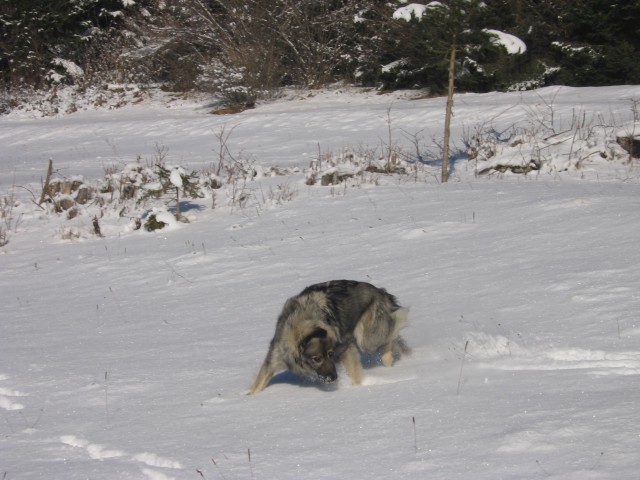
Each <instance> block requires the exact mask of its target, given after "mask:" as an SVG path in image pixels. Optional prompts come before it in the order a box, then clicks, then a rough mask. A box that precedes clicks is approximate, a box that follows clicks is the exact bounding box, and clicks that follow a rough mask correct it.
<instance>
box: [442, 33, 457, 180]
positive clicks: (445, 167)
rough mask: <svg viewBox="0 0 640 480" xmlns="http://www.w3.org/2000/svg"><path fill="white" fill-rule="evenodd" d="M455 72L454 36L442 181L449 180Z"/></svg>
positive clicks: (445, 118) (454, 38)
mask: <svg viewBox="0 0 640 480" xmlns="http://www.w3.org/2000/svg"><path fill="white" fill-rule="evenodd" d="M455 73H456V37H455V35H454V36H453V41H452V42H451V54H450V56H449V90H448V93H447V112H446V114H445V117H444V145H443V148H442V182H443V183H444V182H446V181H447V180H449V138H450V137H451V116H452V115H453V112H452V110H453V87H454V83H455Z"/></svg>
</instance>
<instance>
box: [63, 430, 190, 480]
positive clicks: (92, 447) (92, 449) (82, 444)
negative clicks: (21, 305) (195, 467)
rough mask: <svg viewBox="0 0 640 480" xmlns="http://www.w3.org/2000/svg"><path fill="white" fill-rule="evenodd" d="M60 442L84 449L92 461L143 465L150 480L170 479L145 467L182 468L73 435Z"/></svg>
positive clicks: (176, 463) (173, 463) (159, 458)
mask: <svg viewBox="0 0 640 480" xmlns="http://www.w3.org/2000/svg"><path fill="white" fill-rule="evenodd" d="M60 441H61V442H62V443H63V444H65V445H68V446H70V447H75V448H81V449H84V450H85V451H86V452H87V455H89V457H90V458H92V459H94V460H105V459H107V458H122V459H128V460H132V461H134V462H139V463H142V464H143V465H144V467H143V468H142V473H144V474H145V475H146V476H147V477H149V478H150V479H151V480H168V479H171V478H172V477H168V476H166V475H165V474H164V473H161V472H157V471H155V470H152V469H150V468H146V467H155V468H167V469H173V470H178V469H181V468H182V465H181V464H180V462H177V461H175V460H170V459H167V458H163V457H161V456H159V455H156V454H155V453H149V452H143V453H138V454H135V455H129V454H127V453H126V452H123V451H122V450H117V449H109V448H106V447H104V446H103V445H98V444H95V443H91V442H89V441H88V440H85V439H83V438H80V437H77V436H75V435H63V436H62V437H60Z"/></svg>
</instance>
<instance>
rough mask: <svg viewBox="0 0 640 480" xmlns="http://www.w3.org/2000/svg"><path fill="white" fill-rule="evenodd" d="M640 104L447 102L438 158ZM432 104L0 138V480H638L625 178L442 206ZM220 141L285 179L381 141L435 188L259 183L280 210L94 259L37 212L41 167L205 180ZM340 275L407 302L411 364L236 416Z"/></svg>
mask: <svg viewBox="0 0 640 480" xmlns="http://www.w3.org/2000/svg"><path fill="white" fill-rule="evenodd" d="M639 96H640V87H637V86H628V87H615V88H614V87H611V88H599V89H598V88H588V89H570V88H561V89H545V90H541V91H536V92H527V93H522V94H486V95H461V96H459V97H456V104H455V107H454V108H455V114H456V116H455V122H456V123H455V125H454V134H453V138H454V140H456V142H457V143H458V144H460V143H462V141H461V140H460V139H461V138H462V137H463V136H464V134H465V132H466V131H468V130H469V129H470V128H472V127H473V126H476V125H485V126H486V125H491V126H492V128H495V129H496V130H507V129H509V128H512V127H518V126H521V127H523V128H524V127H525V126H529V128H533V127H531V125H533V124H536V125H540V124H541V123H542V124H544V125H545V126H546V127H549V126H550V125H551V126H552V127H553V128H555V129H556V130H557V131H558V132H560V131H561V130H562V126H563V125H566V124H568V123H571V119H572V117H573V112H575V111H576V110H579V111H584V112H586V114H588V115H589V116H591V115H594V118H601V119H603V121H604V122H605V123H607V122H609V121H610V123H611V129H612V131H615V130H616V128H615V124H614V120H615V122H618V123H617V125H625V124H628V122H629V121H632V120H633V118H632V112H631V109H630V108H629V105H630V104H629V99H632V98H638V97H639ZM443 106H444V100H443V99H426V100H411V99H410V98H409V97H408V96H404V95H402V94H397V95H395V96H394V97H391V96H379V95H375V94H373V93H369V94H367V93H366V92H351V91H339V92H338V91H327V92H319V93H316V94H315V95H314V96H312V97H306V96H304V97H302V96H301V98H298V99H294V100H291V101H283V102H278V103H274V104H269V105H263V106H259V107H258V108H256V109H255V110H252V111H247V112H244V113H242V114H239V115H236V116H227V117H220V116H210V115H207V114H206V111H207V110H206V108H202V107H200V106H198V105H195V104H192V103H189V102H185V103H184V104H182V105H176V104H174V105H173V107H172V108H166V107H163V106H161V105H159V104H145V103H142V104H140V105H136V106H132V107H127V108H123V109H120V110H116V111H88V112H79V113H76V114H74V115H68V116H64V117H61V118H40V119H36V118H29V117H28V116H27V115H24V114H21V115H13V116H8V117H2V118H0V140H1V141H2V143H3V152H2V162H1V164H0V188H1V191H2V195H6V196H13V198H14V199H15V200H14V203H15V206H14V208H13V216H14V217H15V220H14V221H13V223H12V226H11V228H10V232H9V233H10V237H9V243H8V244H7V245H6V246H4V247H2V248H1V249H0V265H1V266H2V272H3V275H2V276H1V277H0V296H1V297H0V298H1V300H2V306H3V308H2V312H3V313H2V320H1V321H0V358H1V359H2V361H1V362H0V415H2V420H3V421H2V427H1V428H2V437H1V438H0V452H1V453H2V455H1V458H2V465H1V467H0V468H1V471H2V475H3V478H5V479H6V480H13V479H36V478H37V479H42V478H44V479H60V478H64V479H68V480H74V479H86V478H91V479H96V480H99V479H110V480H112V479H151V480H161V479H170V478H174V479H198V478H204V479H206V480H211V479H216V478H227V479H232V478H292V479H293V478H296V479H298V478H320V479H334V478H352V479H370V478H380V477H382V476H387V477H391V478H415V479H423V478H430V479H447V480H450V479H469V478H474V479H495V478H513V479H516V478H518V479H520V478H557V479H581V480H582V479H613V478H615V479H629V480H631V479H637V475H638V471H639V469H640V456H638V451H640V435H639V434H638V432H640V415H639V413H640V412H639V411H638V402H637V397H638V386H639V385H640V384H639V378H640V323H639V318H638V312H640V295H639V294H638V292H639V291H640V273H639V271H638V268H637V266H638V264H640V249H638V242H637V239H638V235H639V233H640V223H639V222H638V219H639V213H638V188H639V186H638V184H639V182H638V174H637V173H638V172H637V168H638V167H637V163H631V164H627V163H625V162H622V161H615V160H602V161H600V160H598V161H596V160H593V161H592V163H589V162H586V163H584V164H583V167H582V169H581V170H574V171H568V172H561V171H549V172H546V173H544V174H543V173H538V174H529V175H526V176H523V175H520V176H516V175H509V174H506V175H493V176H489V177H479V178H476V177H475V176H474V173H475V168H474V166H473V165H472V164H471V163H469V162H467V161H466V160H465V159H464V158H463V157H460V158H454V162H453V172H452V180H451V181H450V182H449V183H448V184H439V183H438V182H437V179H436V178H437V176H436V174H437V171H438V170H439V165H438V164H437V161H436V160H435V158H436V155H435V153H433V152H435V151H436V147H435V146H434V145H433V143H432V142H431V139H432V138H436V139H437V138H440V135H441V125H442V117H443ZM551 113H552V115H551ZM223 126H226V127H227V128H231V127H235V128H234V130H233V132H232V134H231V136H230V137H229V142H228V145H229V147H230V149H231V150H232V151H233V152H242V155H239V156H243V157H246V158H250V159H252V160H253V161H254V162H255V163H256V164H259V165H264V166H272V165H280V166H287V167H299V168H300V169H306V168H307V167H308V165H309V163H310V161H311V160H313V159H317V156H318V152H319V150H320V153H326V152H335V153H339V152H341V151H343V150H344V149H346V148H350V149H357V148H358V147H362V148H375V147H379V149H380V150H384V148H383V146H384V145H385V144H387V143H388V139H389V126H391V135H392V142H395V143H398V144H402V145H404V147H405V148H406V149H408V150H411V149H413V148H414V147H415V145H414V141H415V140H416V139H418V140H419V148H420V150H421V152H422V153H423V154H424V155H425V164H424V171H423V172H422V173H421V174H420V175H416V176H411V175H407V176H381V177H380V178H378V180H377V181H375V182H366V181H363V182H360V183H358V182H353V183H350V184H347V185H346V186H345V185H338V186H327V187H321V186H309V185H306V184H305V182H304V175H303V174H302V173H293V174H290V175H288V176H282V177H262V178H257V179H256V180H254V181H253V182H251V189H252V191H253V192H256V193H255V197H256V198H257V199H259V198H261V197H260V196H259V194H260V192H266V191H267V190H268V189H269V188H274V189H276V188H278V187H280V188H284V187H287V188H289V189H291V190H293V191H295V195H294V196H293V198H292V199H291V201H289V202H285V203H283V204H279V205H272V204H268V205H267V204H264V203H262V204H261V203H260V201H258V200H257V201H256V202H255V203H254V204H253V207H251V208H245V209H241V208H231V207H230V206H229V205H225V204H220V205H218V206H217V207H216V209H211V208H210V199H203V200H201V201H200V200H198V201H190V202H189V204H188V205H185V206H186V207H188V208H187V212H188V214H189V218H190V220H191V223H189V224H181V223H177V224H176V225H175V226H173V227H172V228H171V229H170V230H159V231H156V232H153V233H149V232H144V231H142V230H139V231H133V230H131V229H128V228H125V226H126V225H128V224H129V222H130V220H129V219H126V218H120V217H118V216H112V217H105V218H104V219H103V220H102V221H103V224H104V228H103V233H105V235H104V237H102V238H101V237H97V236H95V235H85V236H83V237H82V238H83V240H81V241H68V240H62V237H61V235H60V232H61V230H63V229H64V228H65V226H66V225H67V224H68V222H69V221H67V220H66V219H65V218H64V216H56V215H45V214H44V213H43V212H41V211H40V209H38V208H36V207H35V206H34V205H33V203H32V202H31V197H32V195H33V194H34V193H36V194H39V185H40V181H41V179H42V177H43V176H44V173H45V170H46V162H47V160H48V159H49V158H53V160H54V166H55V168H56V169H57V170H58V172H59V173H60V174H63V175H66V176H72V175H81V176H82V177H83V178H85V179H90V178H101V177H103V176H104V172H105V168H107V167H109V166H112V165H114V164H115V165H120V166H121V167H123V168H124V167H125V166H126V165H128V164H130V163H131V162H134V161H135V159H136V157H137V156H142V157H143V163H144V162H149V161H151V160H152V158H153V156H154V151H156V149H157V145H162V146H165V147H166V148H167V149H168V152H169V153H168V157H169V160H170V161H171V163H172V164H181V165H183V166H184V168H185V171H191V170H192V169H200V168H202V169H204V168H207V167H210V166H211V164H212V163H214V162H215V160H216V157H215V152H216V151H218V147H219V144H218V143H217V137H216V133H218V134H219V133H220V129H221V128H222V127H223ZM227 131H228V130H227ZM23 187H24V188H23ZM77 221H78V222H79V223H78V224H77V225H76V226H77V228H78V229H84V231H88V230H89V228H90V221H89V220H87V219H86V218H83V217H79V219H77ZM83 222H84V224H83ZM332 278H353V279H358V280H364V281H369V282H371V283H374V284H376V285H379V286H382V287H385V288H387V289H388V290H389V291H390V292H392V293H393V294H395V295H396V296H397V297H398V299H399V300H400V302H401V303H402V304H403V305H406V306H408V307H409V308H410V314H409V320H410V323H409V326H408V327H407V328H406V329H405V331H404V336H405V338H406V339H407V342H408V343H409V344H410V345H411V346H412V347H413V350H414V353H413V355H412V356H411V357H409V358H407V359H403V360H401V361H400V362H398V363H397V364H396V365H395V366H394V367H393V368H384V367H383V366H381V365H378V364H377V363H375V362H374V363H373V364H371V365H368V366H367V368H366V370H365V374H366V378H365V382H364V385H362V386H352V385H350V382H349V381H348V379H347V378H344V376H341V377H340V379H339V382H338V384H337V385H334V386H331V387H325V386H319V385H316V384H314V383H310V382H308V381H305V380H303V379H299V378H296V377H294V376H293V375H290V374H287V373H282V374H279V375H277V376H276V377H275V379H274V381H273V382H272V385H270V386H269V387H268V388H267V389H266V390H265V391H264V392H262V393H260V394H258V395H255V396H244V395H242V392H243V391H245V390H246V389H247V388H248V386H249V385H250V383H251V381H252V377H253V375H254V374H255V373H256V372H257V370H258V368H259V366H260V363H261V361H262V360H263V358H264V355H265V353H266V350H267V346H268V342H269V340H270V339H271V336H272V334H273V328H274V325H275V320H276V317H277V315H278V313H279V311H280V308H281V307H282V304H283V303H284V301H285V299H286V298H287V297H289V296H291V295H294V294H296V293H298V292H299V291H300V290H302V288H304V287H305V286H306V285H309V284H311V283H315V282H319V281H324V280H328V279H332Z"/></svg>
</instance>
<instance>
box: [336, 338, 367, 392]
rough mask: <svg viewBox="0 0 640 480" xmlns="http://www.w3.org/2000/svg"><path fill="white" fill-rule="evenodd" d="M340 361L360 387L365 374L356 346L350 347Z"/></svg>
mask: <svg viewBox="0 0 640 480" xmlns="http://www.w3.org/2000/svg"><path fill="white" fill-rule="evenodd" d="M340 361H341V362H342V364H343V365H344V368H345V370H346V371H347V375H349V378H350V379H351V381H352V382H353V383H354V384H355V385H360V384H361V383H362V378H363V377H364V374H363V372H362V363H360V352H358V349H357V348H356V346H355V345H354V344H351V345H349V348H347V350H346V351H345V352H344V353H343V354H342V358H341V359H340Z"/></svg>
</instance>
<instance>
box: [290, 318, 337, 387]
mask: <svg viewBox="0 0 640 480" xmlns="http://www.w3.org/2000/svg"><path fill="white" fill-rule="evenodd" d="M335 343H336V342H335V340H334V339H333V338H332V337H331V336H330V335H328V333H327V330H325V329H324V328H321V327H317V328H315V329H314V330H313V331H312V332H310V333H309V334H307V335H305V336H304V337H303V339H302V340H301V342H300V346H299V349H300V357H301V359H302V362H303V363H304V364H305V366H306V367H307V369H308V370H309V371H313V372H315V374H316V375H317V376H318V378H319V379H320V380H322V381H323V382H325V383H331V382H334V381H335V380H336V379H337V378H338V372H337V371H336V364H335V361H334V346H335Z"/></svg>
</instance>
